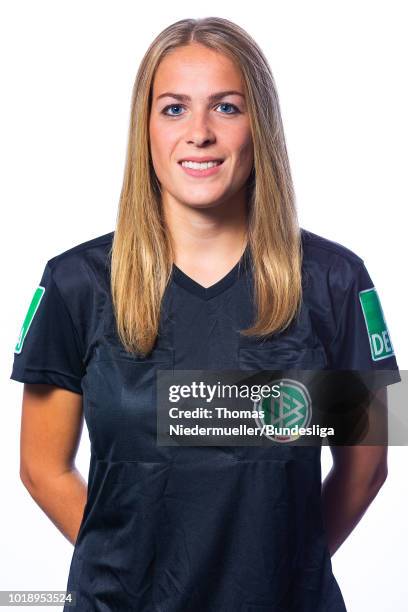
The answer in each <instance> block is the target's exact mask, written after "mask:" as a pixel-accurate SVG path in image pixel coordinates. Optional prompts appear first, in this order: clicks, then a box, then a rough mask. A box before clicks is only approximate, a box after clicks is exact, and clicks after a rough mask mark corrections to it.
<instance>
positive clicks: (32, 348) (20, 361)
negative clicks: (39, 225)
mask: <svg viewBox="0 0 408 612" xmlns="http://www.w3.org/2000/svg"><path fill="white" fill-rule="evenodd" d="M83 376H84V364H83V360H82V351H81V345H80V340H79V336H78V334H77V331H76V329H75V326H74V322H73V320H72V317H71V314H70V312H69V310H68V308H67V305H66V303H65V302H64V300H63V297H62V295H61V293H60V290H59V289H58V286H57V284H56V282H55V280H54V277H53V270H52V267H51V264H50V262H47V264H46V266H45V268H44V272H43V274H42V277H41V280H40V284H39V285H38V287H37V288H36V289H35V291H34V294H33V297H32V300H31V302H30V304H29V306H28V310H27V314H26V316H25V318H24V321H23V324H22V326H21V330H20V333H19V336H18V339H17V343H16V345H15V348H14V361H13V367H12V372H11V376H10V378H11V379H13V380H17V381H19V382H26V383H46V384H51V385H57V386H59V387H63V388H65V389H68V390H70V391H73V392H75V393H80V394H82V387H81V379H82V377H83Z"/></svg>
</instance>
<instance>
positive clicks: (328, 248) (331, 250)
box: [304, 230, 364, 264]
mask: <svg viewBox="0 0 408 612" xmlns="http://www.w3.org/2000/svg"><path fill="white" fill-rule="evenodd" d="M306 231H307V230H306ZM304 242H305V246H306V247H307V242H311V243H313V244H311V245H310V246H312V247H316V248H318V249H323V250H324V251H329V253H333V254H334V255H337V256H340V257H343V258H344V259H351V260H352V261H356V262H357V263H359V264H361V263H363V262H364V260H363V258H362V257H360V256H359V255H357V254H356V253H351V252H349V253H344V252H343V251H342V250H341V248H337V247H336V246H335V245H333V246H327V245H325V244H321V243H320V240H319V238H314V237H313V236H310V235H309V236H304ZM345 248H347V247H345Z"/></svg>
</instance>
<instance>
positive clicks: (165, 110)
mask: <svg viewBox="0 0 408 612" xmlns="http://www.w3.org/2000/svg"><path fill="white" fill-rule="evenodd" d="M170 108H181V104H169V106H165V107H164V108H163V110H162V113H163V114H164V115H168V114H169V113H167V110H168V109H170ZM177 115H179V113H176V114H175V115H174V114H173V113H171V114H170V117H175V116H177Z"/></svg>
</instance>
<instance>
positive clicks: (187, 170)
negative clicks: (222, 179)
mask: <svg viewBox="0 0 408 612" xmlns="http://www.w3.org/2000/svg"><path fill="white" fill-rule="evenodd" d="M222 164H223V162H221V163H220V164H218V165H217V166H213V167H212V168H208V170H196V169H195V168H187V167H186V166H183V165H182V164H181V162H180V163H179V166H180V167H181V169H182V170H184V172H185V173H186V174H188V175H189V176H195V177H198V178H204V177H206V176H212V175H213V174H216V173H217V172H218V171H219V169H220V168H221V166H222Z"/></svg>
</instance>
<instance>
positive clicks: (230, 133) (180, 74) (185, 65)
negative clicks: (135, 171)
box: [149, 43, 253, 207]
mask: <svg viewBox="0 0 408 612" xmlns="http://www.w3.org/2000/svg"><path fill="white" fill-rule="evenodd" d="M228 91H229V92H235V93H225V92H228ZM222 92H224V93H222ZM214 94H217V97H216V98H215V97H214V98H211V96H212V95H214ZM218 94H220V95H219V96H218ZM240 94H241V95H240ZM149 130H150V147H151V155H152V161H153V166H154V170H155V172H156V175H157V178H158V180H159V182H160V184H161V188H162V197H163V199H164V200H165V201H169V199H170V200H171V199H176V200H177V201H179V202H182V203H184V204H187V205H189V206H194V207H211V206H216V205H218V204H221V203H223V202H226V201H228V200H230V199H234V200H236V198H237V194H238V192H240V191H243V190H244V186H245V183H246V181H247V179H248V177H249V174H250V172H251V169H252V165H253V144H252V136H251V131H250V123H249V115H248V111H247V107H246V101H245V97H244V87H243V81H242V77H241V73H240V71H239V70H238V69H237V68H236V66H235V65H234V63H233V62H232V61H231V60H230V59H229V58H228V57H226V56H225V55H223V54H220V53H218V52H216V51H213V50H212V49H208V48H207V47H205V46H203V45H201V44H198V43H192V44H190V45H188V46H186V47H178V48H176V49H174V50H173V51H172V52H171V53H170V54H169V55H167V56H166V57H164V59H163V60H162V61H161V63H160V64H159V66H158V68H157V71H156V75H155V79H154V82H153V95H152V107H151V114H150V125H149ZM208 157H210V158H215V159H217V160H222V164H221V165H219V166H217V168H216V169H215V171H214V170H213V171H211V170H207V172H206V171H205V170H204V171H202V170H193V171H191V170H190V173H189V172H188V169H184V168H183V167H182V165H181V163H180V162H181V160H193V159H194V158H196V159H202V158H204V159H205V158H208ZM193 174H195V176H193Z"/></svg>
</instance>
